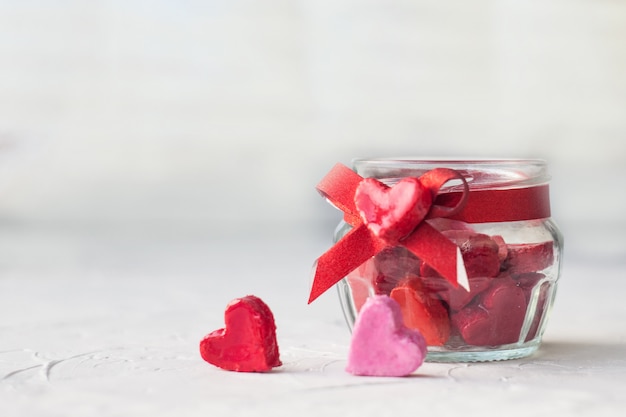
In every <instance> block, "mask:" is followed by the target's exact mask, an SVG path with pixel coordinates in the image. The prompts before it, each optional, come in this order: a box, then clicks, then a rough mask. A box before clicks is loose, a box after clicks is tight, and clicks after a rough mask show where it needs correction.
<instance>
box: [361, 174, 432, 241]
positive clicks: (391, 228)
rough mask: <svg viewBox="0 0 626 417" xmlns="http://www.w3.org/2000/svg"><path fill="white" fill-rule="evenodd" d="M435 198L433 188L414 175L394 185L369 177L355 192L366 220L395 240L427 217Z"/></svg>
mask: <svg viewBox="0 0 626 417" xmlns="http://www.w3.org/2000/svg"><path fill="white" fill-rule="evenodd" d="M432 202H433V197H432V193H431V192H430V190H429V189H427V188H426V187H425V186H424V185H422V183H421V182H420V180H419V179H417V178H411V177H409V178H403V179H402V180H400V181H399V182H398V183H396V184H395V185H394V186H393V187H388V186H387V185H385V184H383V183H382V182H380V181H378V180H376V179H374V178H365V179H364V180H363V181H361V183H360V184H359V186H358V187H357V189H356V192H355V194H354V204H355V205H356V208H357V211H358V212H359V215H360V216H361V218H362V219H363V222H364V223H365V224H366V225H367V227H368V228H369V229H370V230H371V231H372V233H374V234H375V235H376V236H378V237H380V238H381V239H384V240H387V241H392V242H394V241H398V240H400V239H402V238H404V237H406V236H407V235H408V234H410V233H411V232H412V231H413V229H415V227H417V225H418V224H419V223H420V222H421V221H422V220H424V218H425V217H426V214H428V211H429V210H430V206H431V204H432Z"/></svg>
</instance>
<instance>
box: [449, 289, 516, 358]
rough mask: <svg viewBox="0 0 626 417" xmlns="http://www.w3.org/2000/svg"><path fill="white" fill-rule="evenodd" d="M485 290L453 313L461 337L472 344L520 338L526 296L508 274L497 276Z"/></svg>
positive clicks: (453, 321) (492, 344)
mask: <svg viewBox="0 0 626 417" xmlns="http://www.w3.org/2000/svg"><path fill="white" fill-rule="evenodd" d="M496 281H497V282H495V283H494V284H493V285H492V286H491V287H490V288H489V289H488V290H486V291H485V292H483V293H482V294H481V295H479V296H478V298H477V299H476V300H474V301H473V302H472V303H471V304H470V305H468V306H467V307H465V308H464V309H462V310H460V311H458V312H457V313H455V314H454V315H453V316H452V323H453V325H454V326H456V328H457V329H458V331H459V333H460V334H461V336H462V337H463V340H465V342H466V343H467V344H469V345H474V346H498V345H505V344H509V343H515V342H517V341H518V340H519V337H520V332H521V330H522V325H523V324H524V318H525V317H526V307H527V303H526V296H525V295H524V290H522V289H521V288H520V287H518V286H517V285H516V283H515V281H513V280H512V279H511V278H509V277H505V278H496Z"/></svg>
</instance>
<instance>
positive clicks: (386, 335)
mask: <svg viewBox="0 0 626 417" xmlns="http://www.w3.org/2000/svg"><path fill="white" fill-rule="evenodd" d="M425 357H426V341H425V340H424V337H423V336H422V335H421V333H420V332H419V331H418V330H414V329H409V328H408V327H406V326H405V325H404V323H403V321H402V312H401V310H400V306H399V305H398V303H397V302H396V301H394V300H393V299H391V298H390V297H389V296H387V295H376V296H372V297H370V298H368V299H367V301H366V302H365V304H364V305H363V308H362V309H361V311H360V313H359V315H358V316H357V319H356V322H355V324H354V330H353V333H352V340H351V342H350V350H349V352H348V364H347V366H346V371H347V372H349V373H351V374H354V375H367V376H406V375H409V374H411V373H413V372H414V371H415V370H416V369H417V368H419V367H420V365H421V364H422V363H423V362H424V358H425Z"/></svg>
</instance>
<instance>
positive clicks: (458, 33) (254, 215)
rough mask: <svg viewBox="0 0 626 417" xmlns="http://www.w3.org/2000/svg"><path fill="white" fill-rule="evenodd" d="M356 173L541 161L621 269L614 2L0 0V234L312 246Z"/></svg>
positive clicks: (563, 203) (622, 40) (621, 144)
mask: <svg viewBox="0 0 626 417" xmlns="http://www.w3.org/2000/svg"><path fill="white" fill-rule="evenodd" d="M369 156H417V157H420V156H421V157H426V156H435V157H436V156H442V157H451V156H454V157H461V158H471V157H522V158H543V159H546V160H547V161H548V163H549V166H550V171H551V173H552V177H553V182H552V189H551V190H552V199H553V214H554V217H555V218H556V220H557V221H558V222H559V223H560V225H561V228H562V229H563V232H564V234H565V235H566V242H567V243H566V245H567V246H566V247H567V249H568V250H570V251H571V253H573V254H576V255H577V256H578V255H580V256H585V255H589V256H596V257H600V258H601V259H613V260H618V261H619V260H622V261H623V259H624V257H625V256H626V250H625V245H624V240H623V236H624V233H626V221H624V219H623V215H624V213H626V197H625V193H624V186H623V178H624V176H625V175H626V164H625V162H626V2H623V1H619V0H562V1H559V0H526V1H515V0H491V1H487V0H475V1H462V0H456V1H448V0H444V1H435V0H432V1H427V0H359V1H356V0H264V1H257V0H229V1H215V0H205V1H191V0H177V1H166V0H156V1H147V0H145V1H134V0H129V1H119V0H117V1H116V0H113V1H97V0H94V1H88V2H85V1H79V0H59V1H43V0H42V1H35V0H23V1H10V0H0V233H3V231H2V230H3V229H4V230H5V232H6V231H7V230H11V231H12V233H17V232H16V231H20V230H30V231H32V230H59V231H63V230H68V231H77V232H87V233H91V232H92V231H98V230H106V231H108V232H111V231H119V232H128V231H133V230H135V231H137V232H138V233H142V231H150V233H152V232H153V231H154V230H163V231H166V232H167V233H169V234H171V235H185V234H191V235H197V236H202V237H206V238H209V239H213V238H215V239H222V238H224V237H225V236H229V235H234V236H244V235H249V236H252V235H257V236H264V235H268V236H269V235H275V234H279V233H282V232H293V233H298V234H300V236H306V234H310V236H311V238H312V239H313V238H316V239H317V238H318V237H320V236H321V237H323V238H325V239H328V240H329V239H330V235H331V233H332V228H333V226H334V224H335V223H336V222H337V220H338V218H339V214H338V213H337V212H335V211H334V210H333V209H332V208H330V207H329V206H328V205H327V204H326V203H325V202H324V201H322V199H321V198H320V197H319V196H318V195H317V193H316V192H315V190H314V187H315V184H316V183H317V181H318V180H319V179H320V178H321V177H322V176H323V175H324V174H325V173H326V172H327V171H328V169H329V168H330V167H331V166H332V165H333V164H334V163H335V162H343V163H346V164H349V163H350V161H351V159H352V158H354V157H369ZM620 184H621V185H620ZM163 236H165V237H167V236H168V235H167V234H165V235H163ZM325 242H326V241H325ZM314 256H317V254H312V258H311V260H313V257H314Z"/></svg>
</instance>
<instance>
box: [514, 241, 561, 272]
mask: <svg viewBox="0 0 626 417" xmlns="http://www.w3.org/2000/svg"><path fill="white" fill-rule="evenodd" d="M552 263H554V245H553V243H552V242H551V241H549V242H543V243H534V244H513V245H508V256H507V258H506V259H505V260H504V262H503V265H502V266H503V268H504V269H506V270H507V271H508V272H509V273H510V274H524V273H527V272H538V271H542V270H544V269H546V268H547V267H549V266H550V265H552Z"/></svg>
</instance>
